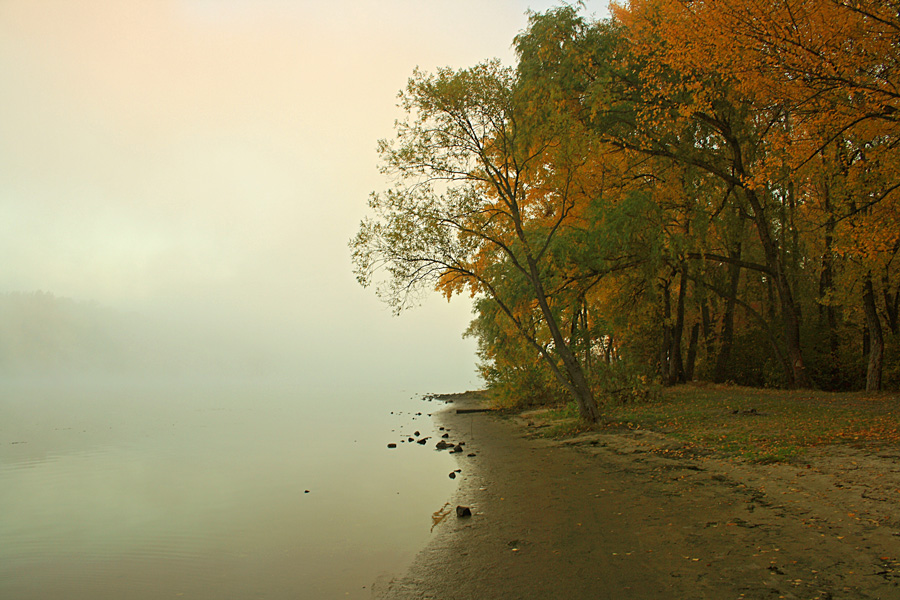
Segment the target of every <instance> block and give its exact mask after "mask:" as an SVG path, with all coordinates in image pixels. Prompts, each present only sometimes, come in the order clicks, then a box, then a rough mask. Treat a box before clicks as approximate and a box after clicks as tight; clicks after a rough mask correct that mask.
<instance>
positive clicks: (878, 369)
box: [863, 274, 884, 392]
mask: <svg viewBox="0 0 900 600" xmlns="http://www.w3.org/2000/svg"><path fill="white" fill-rule="evenodd" d="M863 308H864V309H865V312H866V325H867V328H868V330H869V364H868V368H867V369H866V391H867V392H878V391H881V373H882V370H883V368H884V334H883V331H882V329H881V319H879V318H878V309H877V307H876V306H875V291H874V289H873V288H872V277H871V274H870V275H868V276H866V282H865V288H864V291H863Z"/></svg>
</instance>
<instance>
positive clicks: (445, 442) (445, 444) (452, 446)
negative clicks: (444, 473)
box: [387, 427, 475, 457]
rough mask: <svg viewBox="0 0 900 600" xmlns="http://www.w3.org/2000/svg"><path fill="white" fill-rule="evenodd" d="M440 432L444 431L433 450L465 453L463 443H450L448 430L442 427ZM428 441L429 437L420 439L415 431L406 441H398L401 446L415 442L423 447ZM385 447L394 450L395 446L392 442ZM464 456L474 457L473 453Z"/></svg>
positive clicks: (419, 433) (420, 435)
mask: <svg viewBox="0 0 900 600" xmlns="http://www.w3.org/2000/svg"><path fill="white" fill-rule="evenodd" d="M440 431H444V433H443V434H441V439H440V440H438V442H437V443H436V444H435V445H434V448H435V450H448V449H449V450H450V453H451V454H457V453H459V454H461V453H463V452H465V448H463V446H465V445H466V443H465V442H452V441H450V433H449V430H446V429H444V428H443V427H441V428H440ZM430 439H431V436H424V437H422V434H421V432H419V431H416V432H414V433H413V434H412V435H411V436H406V439H402V440H400V443H401V444H403V443H406V442H409V443H413V442H415V443H416V444H419V445H421V446H424V445H425V444H427V443H428V440H430ZM387 447H388V448H396V447H397V444H396V443H394V442H391V443H390V444H388V445H387ZM466 456H468V457H473V456H475V453H474V452H470V453H469V454H467V455H466Z"/></svg>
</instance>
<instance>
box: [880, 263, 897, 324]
mask: <svg viewBox="0 0 900 600" xmlns="http://www.w3.org/2000/svg"><path fill="white" fill-rule="evenodd" d="M881 285H882V286H884V289H883V291H882V293H883V294H884V312H885V314H886V315H887V321H888V327H889V328H890V330H891V333H893V334H894V335H897V334H898V333H900V324H898V322H897V317H898V313H900V293H897V292H895V293H893V294H891V292H890V291H889V289H888V288H889V281H888V277H887V275H884V276H882V278H881Z"/></svg>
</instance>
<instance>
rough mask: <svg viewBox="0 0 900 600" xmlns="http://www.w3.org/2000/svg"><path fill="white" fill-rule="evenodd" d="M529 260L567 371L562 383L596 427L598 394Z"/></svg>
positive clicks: (537, 296)
mask: <svg viewBox="0 0 900 600" xmlns="http://www.w3.org/2000/svg"><path fill="white" fill-rule="evenodd" d="M527 260H528V271H529V279H530V280H531V281H530V283H531V286H532V289H533V290H534V295H535V299H536V300H537V302H538V306H539V307H540V309H541V314H542V315H543V317H544V321H545V322H546V324H547V328H548V329H549V330H550V336H551V337H552V338H553V344H554V346H555V352H556V354H557V355H558V356H559V358H560V360H562V363H563V368H564V369H565V376H564V377H562V378H561V381H560V382H561V383H562V384H563V385H564V386H565V387H566V388H567V389H568V390H569V392H570V393H571V394H572V397H573V398H574V400H575V403H576V404H577V405H578V413H579V415H580V416H581V418H582V419H583V420H585V421H587V422H588V423H596V422H597V421H599V420H600V408H599V407H598V405H597V401H596V400H595V399H594V393H593V392H592V391H591V386H590V385H589V384H588V381H587V377H585V375H584V370H583V369H582V368H581V363H579V362H578V357H576V356H575V353H574V352H572V348H571V346H570V345H569V343H568V341H567V340H566V338H565V336H563V334H562V331H561V330H560V328H559V323H558V322H557V320H556V317H555V316H554V315H553V311H552V310H551V309H550V304H549V302H548V301H547V294H546V292H545V291H544V285H543V283H542V282H541V279H540V273H539V270H538V267H537V263H536V262H535V261H534V259H533V258H532V257H531V256H528V257H527ZM554 373H555V374H556V375H557V378H560V375H561V373H560V371H559V369H555V370H554Z"/></svg>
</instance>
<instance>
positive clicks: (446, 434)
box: [441, 433, 450, 439]
mask: <svg viewBox="0 0 900 600" xmlns="http://www.w3.org/2000/svg"><path fill="white" fill-rule="evenodd" d="M441 437H442V438H444V439H447V438H448V437H450V434H449V433H445V434H444V435H442V436H441Z"/></svg>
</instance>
